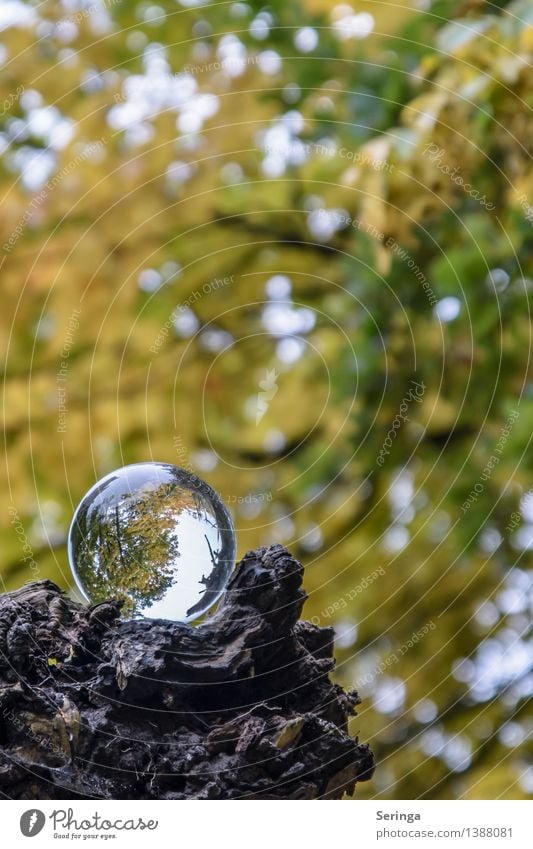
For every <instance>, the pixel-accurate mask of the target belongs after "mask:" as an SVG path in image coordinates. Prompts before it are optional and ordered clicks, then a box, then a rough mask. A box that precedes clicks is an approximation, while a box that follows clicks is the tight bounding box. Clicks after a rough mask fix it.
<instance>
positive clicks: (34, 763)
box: [0, 545, 373, 799]
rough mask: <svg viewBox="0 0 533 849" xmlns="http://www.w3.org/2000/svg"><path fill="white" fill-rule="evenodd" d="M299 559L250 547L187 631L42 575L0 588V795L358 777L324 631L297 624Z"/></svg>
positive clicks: (359, 750)
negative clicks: (71, 592) (73, 591)
mask: <svg viewBox="0 0 533 849" xmlns="http://www.w3.org/2000/svg"><path fill="white" fill-rule="evenodd" d="M302 575H303V568H302V566H301V565H300V564H299V563H298V562H297V561H296V560H295V559H294V558H293V557H292V556H291V555H290V554H289V553H288V552H287V551H286V550H285V549H284V548H283V547H282V546H280V545H274V546H271V547H270V548H267V549H259V550H258V551H255V552H249V553H248V554H247V555H246V556H245V557H244V558H243V560H242V561H241V562H240V563H239V564H238V566H237V568H236V570H235V572H234V575H233V577H232V579H231V581H230V584H229V586H228V590H227V593H226V595H225V597H224V599H223V601H222V602H221V604H220V606H219V608H218V610H217V612H216V614H215V615H214V616H213V617H211V618H209V619H207V620H206V621H205V622H203V623H202V624H200V625H198V626H196V627H191V626H190V625H185V624H181V623H177V622H170V621H167V620H147V619H145V620H131V621H124V620H121V619H120V604H119V603H118V602H114V601H109V602H105V603H103V604H98V605H94V606H92V607H87V606H83V605H80V604H77V603H75V602H74V601H72V600H70V599H69V598H67V597H66V596H65V594H64V593H63V592H62V591H61V590H60V589H59V588H58V587H57V586H55V584H53V583H51V582H50V581H46V580H44V581H36V582H34V583H30V584H27V585H26V586H24V587H22V588H21V589H19V590H16V591H14V592H11V593H6V594H4V595H0V794H1V795H2V796H3V797H4V798H12V799H87V798H104V799H107V798H114V799H241V798H247V799H257V798H261V799H316V798H340V797H341V796H342V795H343V794H344V793H349V794H351V793H353V790H354V787H355V784H356V782H357V781H365V780H367V779H369V778H370V777H371V775H372V772H373V756H372V752H371V750H370V749H369V747H368V746H367V745H365V744H361V743H359V742H358V741H357V740H354V739H352V738H351V737H350V736H348V733H347V719H348V717H349V716H350V715H351V714H353V713H355V707H356V705H357V704H359V698H358V696H357V693H355V692H344V691H343V690H342V688H341V687H339V686H338V685H337V684H334V683H332V682H331V681H330V679H329V674H328V673H329V672H330V671H331V669H332V667H333V666H334V661H333V658H332V654H333V629H332V628H318V627H316V626H314V625H311V624H310V623H309V622H301V621H298V620H299V615H300V612H301V609H302V605H303V602H304V600H305V598H306V596H305V593H304V591H303V590H302V589H301V582H302Z"/></svg>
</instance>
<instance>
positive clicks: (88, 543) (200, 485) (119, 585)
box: [68, 463, 235, 622]
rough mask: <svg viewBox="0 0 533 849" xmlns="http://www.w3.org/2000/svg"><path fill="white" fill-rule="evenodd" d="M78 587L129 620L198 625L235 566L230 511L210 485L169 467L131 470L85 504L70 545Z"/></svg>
mask: <svg viewBox="0 0 533 849" xmlns="http://www.w3.org/2000/svg"><path fill="white" fill-rule="evenodd" d="M68 555H69V561H70V566H71V569H72V572H73V575H74V578H75V580H76V584H77V585H78V588H79V589H80V590H81V592H82V593H83V595H84V596H85V597H86V598H87V599H88V601H90V602H92V603H96V602H100V601H104V600H106V599H111V598H119V599H121V600H122V601H123V602H124V606H123V608H122V610H123V614H124V615H126V616H146V617H149V618H152V619H159V618H162V619H174V620H177V621H179V622H190V621H191V620H193V619H196V618H197V617H199V616H201V615H202V614H203V613H205V611H206V610H208V609H209V608H210V607H211V606H212V605H213V604H214V603H215V602H216V601H217V600H218V599H219V598H220V596H221V595H222V593H223V591H224V588H225V586H226V584H227V583H228V580H229V578H230V575H231V572H232V569H233V564H234V560H235V533H234V530H233V524H232V521H231V518H230V515H229V513H228V511H227V510H226V508H225V506H224V505H223V503H222V501H221V500H220V498H219V497H218V495H217V494H216V492H214V490H212V489H211V487H210V486H208V485H207V484H206V483H205V482H204V481H202V480H200V478H197V477H196V476H195V475H193V474H190V473H189V472H187V471H185V469H180V468H178V467H177V466H171V465H169V464H167V463H137V464H135V465H132V466H124V468H122V469H118V470H117V471H115V472H111V474H109V475H107V476H106V477H104V478H102V479H101V480H100V481H98V483H96V484H95V485H94V486H93V487H92V488H91V489H90V490H89V492H87V494H86V495H85V496H84V498H83V499H82V501H81V502H80V504H79V506H78V508H77V510H76V512H75V514H74V518H73V520H72V524H71V526H70V531H69V539H68Z"/></svg>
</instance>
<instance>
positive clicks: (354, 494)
mask: <svg viewBox="0 0 533 849" xmlns="http://www.w3.org/2000/svg"><path fill="white" fill-rule="evenodd" d="M0 31H1V46H0V61H1V62H2V66H3V67H2V71H3V73H2V76H1V82H0V86H1V90H0V151H1V155H0V180H1V195H2V207H1V209H2V212H1V217H0V227H1V230H2V234H1V238H0V245H1V250H0V263H1V264H0V274H1V279H2V304H3V308H2V310H1V313H0V326H1V334H0V344H1V345H2V355H3V361H4V363H5V376H4V401H3V414H4V439H5V468H4V469H3V470H2V475H3V481H2V487H1V489H0V498H1V499H2V502H3V503H2V509H1V510H0V522H1V528H0V534H1V541H2V564H1V575H2V578H3V581H4V586H5V587H6V588H9V589H11V588H13V587H15V586H17V585H20V584H21V583H23V582H24V581H25V580H29V579H32V578H35V577H49V578H51V579H52V580H54V581H57V582H58V583H59V584H60V585H62V586H63V587H69V586H71V585H72V583H73V581H72V577H71V575H70V573H69V570H68V565H67V559H66V548H65V543H66V533H67V529H68V526H69V523H70V519H71V517H72V513H73V510H74V509H75V507H76V505H77V503H78V502H79V500H80V499H81V497H82V496H83V495H84V493H85V492H86V490H87V489H88V488H89V487H90V486H92V485H93V484H94V482H95V481H96V480H97V479H98V478H100V477H101V476H103V475H104V474H106V473H108V472H110V471H112V470H113V469H115V468H117V467H119V466H122V465H124V464H126V463H132V462H139V461H143V460H151V459H153V460H159V461H162V462H167V463H173V464H176V465H179V466H183V467H185V468H187V469H192V470H194V472H195V473H196V474H198V475H199V476H200V477H202V478H205V479H206V480H207V481H208V482H209V484H210V485H211V486H213V487H214V488H215V489H216V490H218V492H219V493H220V494H221V497H222V499H223V500H224V502H225V503H226V504H227V505H228V507H229V509H230V510H231V511H232V513H233V517H234V521H235V524H236V529H237V543H238V553H239V555H242V554H243V553H244V552H245V551H246V550H248V549H251V548H255V547H257V546H258V545H263V544H268V543H271V542H282V543H283V544H284V545H286V546H287V547H288V548H289V549H290V550H292V551H293V552H294V554H295V555H296V556H297V557H298V558H299V559H301V560H302V561H303V563H304V565H305V566H306V582H305V586H306V590H307V592H308V594H309V600H308V601H307V603H306V607H305V609H304V614H305V615H306V616H307V617H308V618H310V619H312V621H314V622H316V623H317V624H321V625H334V626H335V628H336V632H337V658H338V667H337V673H336V674H337V676H338V679H339V680H340V681H341V682H342V683H343V685H345V686H350V685H351V686H354V687H356V688H357V689H358V690H359V691H360V693H361V695H362V696H363V699H364V702H363V705H362V706H361V708H360V710H359V717H358V718H357V719H356V720H355V722H354V726H353V729H352V730H353V732H354V733H357V731H358V729H359V726H360V727H361V728H362V729H364V739H365V740H367V739H369V741H370V743H371V745H372V748H373V750H374V752H375V754H376V757H377V761H378V765H377V770H376V775H375V778H374V779H373V781H372V782H370V783H368V784H365V785H364V786H362V787H361V790H360V791H359V790H358V794H359V795H360V796H363V797H380V798H416V797H425V798H459V797H461V798H463V797H464V798H470V799H472V798H487V797H489V798H495V797H503V798H521V797H524V796H525V795H527V794H528V792H531V790H532V789H533V772H532V768H531V766H530V765H529V764H528V751H527V748H526V746H525V745H524V740H525V738H526V736H527V734H528V731H530V729H531V714H530V713H528V707H527V705H528V697H530V696H531V691H532V680H533V679H532V674H531V650H530V645H528V643H527V629H528V626H529V622H530V619H529V615H528V614H529V613H530V609H531V599H532V582H531V572H530V565H531V555H530V551H531V548H532V547H533V498H532V491H531V487H533V464H532V459H531V451H530V441H531V422H532V411H533V391H532V382H531V368H530V350H531V345H530V342H531V320H530V312H529V297H530V292H531V289H532V287H533V238H532V233H533V231H532V223H533V205H532V206H530V205H529V201H530V199H531V197H532V196H533V191H532V190H533V170H532V168H531V153H532V139H533V117H532V112H531V106H532V91H533V68H532V59H533V8H532V6H531V4H530V3H529V2H528V1H527V0H515V1H514V2H511V3H506V2H503V3H502V2H499V3H486V2H483V0H469V1H468V2H444V0H436V2H433V3H431V4H429V3H428V4H425V3H420V4H411V3H410V2H407V0H401V2H398V3H393V4H391V3H388V2H378V0H366V2H361V3H358V4H357V9H355V7H353V8H352V6H351V5H350V4H346V3H343V2H338V3H337V2H330V0H293V2H286V0H285V2H281V0H272V2H270V3H269V4H268V5H264V4H263V3H261V2H255V0H250V2H220V3H213V4H208V3H204V2H202V0H181V2H174V0H157V3H150V2H134V0H116V2H113V0H108V2H104V0H87V2H84V0H63V2H42V3H41V2H40V3H29V2H18V0H9V2H7V3H4V4H3V5H2V8H0ZM532 204H533V201H532ZM530 755H531V751H529V756H530Z"/></svg>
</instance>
